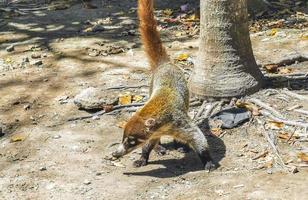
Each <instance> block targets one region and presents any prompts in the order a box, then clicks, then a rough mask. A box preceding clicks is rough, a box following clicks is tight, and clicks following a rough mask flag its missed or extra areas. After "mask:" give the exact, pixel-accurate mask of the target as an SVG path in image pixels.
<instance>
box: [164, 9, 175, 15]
mask: <svg viewBox="0 0 308 200" xmlns="http://www.w3.org/2000/svg"><path fill="white" fill-rule="evenodd" d="M163 14H164V15H165V16H171V15H172V14H173V11H172V10H171V9H165V10H163Z"/></svg>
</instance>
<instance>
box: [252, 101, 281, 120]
mask: <svg viewBox="0 0 308 200" xmlns="http://www.w3.org/2000/svg"><path fill="white" fill-rule="evenodd" d="M248 101H250V102H252V103H254V104H256V105H258V106H260V107H262V108H265V109H266V110H269V111H270V112H271V113H273V115H275V116H277V117H279V118H284V117H283V116H282V115H281V114H280V113H279V112H278V111H277V110H275V109H274V108H272V107H270V106H269V105H267V104H266V103H264V102H262V101H261V100H259V99H255V98H250V99H249V100H248Z"/></svg>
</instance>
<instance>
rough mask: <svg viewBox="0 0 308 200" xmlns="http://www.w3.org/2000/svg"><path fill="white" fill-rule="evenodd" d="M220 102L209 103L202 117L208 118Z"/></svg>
mask: <svg viewBox="0 0 308 200" xmlns="http://www.w3.org/2000/svg"><path fill="white" fill-rule="evenodd" d="M220 103H221V102H215V103H213V104H211V105H210V107H209V108H208V109H207V110H206V111H205V113H204V115H203V118H208V117H210V116H211V114H212V112H213V110H214V109H215V108H216V107H217V106H218V105H219V104H220Z"/></svg>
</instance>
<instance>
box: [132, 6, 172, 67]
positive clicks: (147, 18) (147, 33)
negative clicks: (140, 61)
mask: <svg viewBox="0 0 308 200" xmlns="http://www.w3.org/2000/svg"><path fill="white" fill-rule="evenodd" d="M138 15H139V20H140V25H139V30H140V33H141V40H142V43H143V45H144V48H145V52H146V54H147V57H148V59H149V62H150V65H151V69H152V70H154V69H155V68H156V67H157V66H158V65H159V64H160V63H162V62H164V61H167V60H168V55H167V53H166V50H165V48H164V47H163V45H162V42H161V39H160V35H159V32H158V31H157V22H156V20H155V18H154V6H153V0H138Z"/></svg>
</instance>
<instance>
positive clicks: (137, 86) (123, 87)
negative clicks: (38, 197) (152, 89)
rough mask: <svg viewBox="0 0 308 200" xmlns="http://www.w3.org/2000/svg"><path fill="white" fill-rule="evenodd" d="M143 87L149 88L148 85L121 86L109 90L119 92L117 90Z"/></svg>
mask: <svg viewBox="0 0 308 200" xmlns="http://www.w3.org/2000/svg"><path fill="white" fill-rule="evenodd" d="M141 87H149V86H148V85H131V86H128V85H120V86H114V87H109V88H107V90H117V89H130V88H141Z"/></svg>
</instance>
